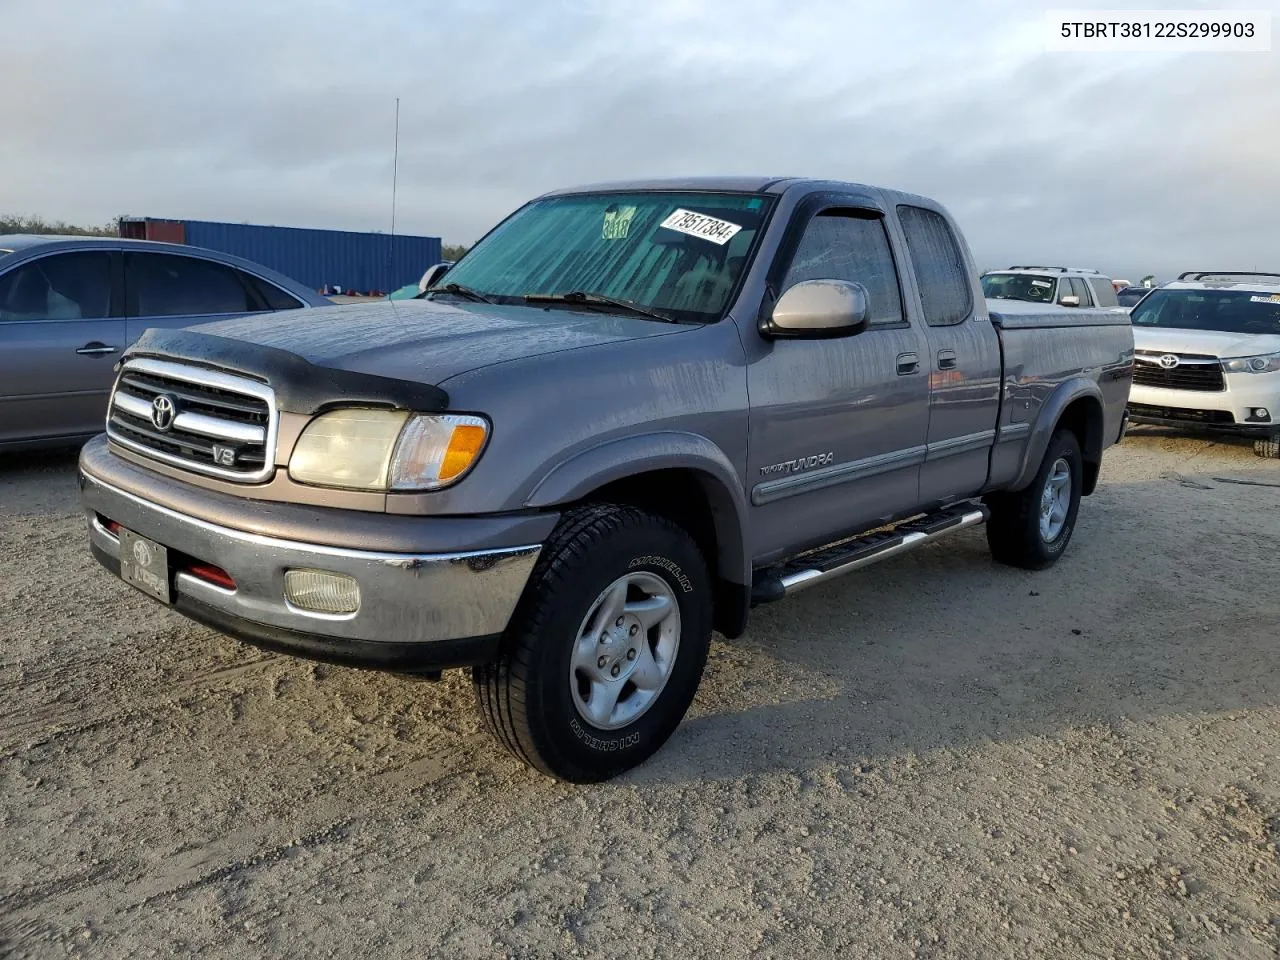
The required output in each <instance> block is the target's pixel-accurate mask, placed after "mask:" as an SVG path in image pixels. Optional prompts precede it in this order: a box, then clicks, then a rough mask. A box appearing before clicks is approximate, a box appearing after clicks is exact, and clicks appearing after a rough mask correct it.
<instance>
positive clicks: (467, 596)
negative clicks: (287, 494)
mask: <svg viewBox="0 0 1280 960" xmlns="http://www.w3.org/2000/svg"><path fill="white" fill-rule="evenodd" d="M80 486H81V499H82V502H83V504H84V508H85V512H86V514H87V517H88V522H89V540H90V544H91V546H92V548H93V551H94V554H95V555H96V556H97V557H98V559H99V560H100V561H101V562H103V564H104V566H107V567H108V569H112V570H113V572H115V573H117V575H118V573H119V558H120V541H119V539H118V537H116V536H115V535H114V534H113V533H112V532H111V531H110V530H108V529H107V527H106V526H105V525H104V523H103V521H104V520H109V521H115V522H116V523H118V524H120V525H121V526H123V527H125V528H126V529H128V530H131V531H133V532H135V533H137V534H140V535H141V536H143V537H146V538H148V539H150V540H154V541H155V542H156V543H159V544H162V545H164V546H165V547H167V548H168V549H169V551H170V555H171V559H173V560H174V564H173V565H174V569H175V571H176V572H175V573H174V577H173V583H172V592H173V602H174V606H175V607H177V608H178V609H179V610H180V611H182V612H187V613H190V614H191V615H192V616H194V617H195V618H196V619H199V620H203V621H205V622H209V623H212V624H214V625H215V626H218V627H220V628H222V629H224V630H225V631H226V632H228V633H233V634H236V635H240V636H242V637H244V638H245V639H248V640H250V641H251V642H258V641H262V642H264V645H268V646H275V647H278V648H284V649H290V648H291V647H296V648H297V649H296V651H295V652H299V653H302V654H304V655H314V656H321V657H322V658H323V659H348V660H351V659H359V658H358V657H356V656H352V657H344V656H342V654H341V651H342V644H343V642H349V643H350V644H351V647H352V650H353V651H355V650H360V649H364V647H365V646H367V645H368V644H376V646H377V648H389V647H394V646H401V645H414V646H417V645H424V644H426V645H429V644H432V643H442V644H445V643H448V642H450V641H462V640H466V639H469V638H494V637H496V636H497V635H499V634H501V633H502V631H503V630H504V629H506V626H507V622H508V621H509V620H510V619H511V614H512V612H513V611H514V610H515V607H516V603H517V601H518V600H519V599H520V595H521V593H522V592H523V591H524V587H525V584H526V582H527V581H528V579H529V575H530V573H531V572H532V570H533V565H534V562H535V561H536V560H537V557H538V552H539V551H540V549H541V546H540V545H539V544H528V545H521V546H513V547H507V548H503V549H489V550H475V551H467V552H460V553H422V554H416V553H381V552H371V551H363V550H349V549H343V548H338V547H332V546H322V545H318V544H311V543H301V542H297V541H294V540H283V539H278V538H275V537H269V536H263V535H260V534H255V533H248V532H245V531H241V530H235V529H232V528H230V527H226V526H221V525H217V524H214V523H210V522H207V521H205V520H200V519H196V518H194V517H189V516H186V515H184V514H181V513H178V512H176V511H174V510H170V509H168V508H167V507H163V506H160V505H159V504H155V503H152V502H149V501H148V500H145V499H143V498H142V497H139V496H136V495H134V494H132V493H129V492H128V491H125V490H121V489H119V488H117V487H114V486H112V485H110V484H108V483H105V482H104V481H102V480H100V479H98V478H96V477H94V476H93V475H91V474H88V473H85V472H83V471H82V472H81V474H80ZM419 522H423V523H429V522H430V521H429V520H427V519H426V518H424V519H423V520H421V521H419ZM175 558H176V559H175ZM187 561H191V562H200V563H205V564H213V565H215V566H217V567H221V568H222V569H223V570H225V571H226V572H227V573H228V574H229V575H230V576H231V578H232V579H233V580H234V581H235V589H225V588H223V587H220V586H217V585H215V584H213V583H210V582H208V581H207V580H203V579H200V578H198V577H196V576H193V575H192V574H191V573H188V572H183V569H182V567H183V564H184V563H185V562H187ZM295 568H305V569H318V570H327V571H332V572H335V573H340V574H346V575H347V576H350V577H353V578H354V579H355V580H356V581H357V583H359V585H360V606H359V609H358V610H357V611H356V612H355V613H351V614H321V613H312V612H309V611H306V610H301V609H299V608H297V607H295V606H293V605H292V604H290V603H289V602H288V600H286V599H285V593H284V574H285V571H286V570H288V569H295ZM290 636H294V637H299V638H303V639H304V640H305V638H307V637H312V638H317V639H323V640H327V641H336V643H328V644H327V645H326V647H325V649H326V650H328V651H330V654H331V655H328V656H325V655H323V654H322V653H319V652H316V651H315V650H309V649H306V646H307V645H306V644H305V642H303V643H294V644H292V645H291V644H290V643H289V642H288V641H287V639H286V640H281V639H280V637H285V638H288V637H290ZM272 638H274V642H272ZM334 651H336V654H334ZM445 659H446V660H447V659H449V658H445ZM463 659H476V658H475V657H474V656H473V655H470V654H469V655H467V656H465V657H464V658H463ZM370 665H376V664H370ZM444 665H452V664H444Z"/></svg>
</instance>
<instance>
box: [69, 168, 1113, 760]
mask: <svg viewBox="0 0 1280 960" xmlns="http://www.w3.org/2000/svg"><path fill="white" fill-rule="evenodd" d="M304 313H305V314H306V315H305V316H304V315H303V314H304ZM1132 369H1133V336H1132V331H1131V328H1130V325H1129V320H1128V317H1127V316H1126V315H1125V314H1124V313H1123V312H1122V311H1121V312H1118V313H1117V312H1115V311H1109V310H1101V309H1088V308H1083V307H1074V308H1070V309H1062V308H1059V307H1057V306H1055V305H1042V304H1031V303H1018V302H1011V301H1000V302H998V303H996V302H993V303H992V304H991V305H988V303H987V302H986V301H984V299H983V297H982V288H981V286H980V284H979V280H978V274H977V272H976V271H975V270H974V268H973V263H972V258H971V256H970V253H969V250H968V248H967V246H966V244H965V242H964V240H963V239H962V237H961V235H960V233H959V231H958V230H957V229H956V227H955V224H954V223H953V221H952V219H951V217H950V216H949V215H948V213H947V212H946V210H944V209H943V207H941V206H940V205H939V204H937V203H935V202H934V201H932V200H928V199H925V198H923V197H919V196H912V195H908V194H905V193H899V192H895V191H893V190H885V189H878V188H874V187H868V186H861V185H857V184H851V183H840V182H828V181H817V180H802V179H764V178H716V179H693V180H679V181H656V182H629V183H618V184H609V185H599V186H590V187H582V188H578V189H571V190H563V191H558V192H553V193H549V194H546V195H544V196H542V197H539V198H537V199H535V200H533V201H532V202H530V203H528V204H526V205H525V206H523V207H521V208H520V209H519V210H517V211H516V212H514V213H513V214H511V215H510V216H509V217H508V218H507V219H505V220H504V221H502V222H501V223H500V224H499V225H498V226H497V227H495V228H494V229H493V230H492V231H490V232H489V233H488V234H487V235H486V236H485V237H484V238H483V239H482V240H481V241H480V242H479V243H478V244H477V245H476V246H475V247H474V248H473V249H472V250H471V251H470V252H468V253H467V254H466V255H465V256H464V257H463V258H461V259H460V260H459V261H458V262H457V263H456V265H453V266H452V267H448V268H445V267H443V266H442V267H441V268H440V269H438V270H434V272H433V280H432V283H431V285H430V286H429V287H428V288H427V289H426V291H425V292H424V293H423V294H422V296H421V297H419V298H415V299H409V300H400V301H383V302H378V303H373V304H362V305H346V306H337V307H333V308H331V309H327V310H324V311H297V312H296V313H295V314H272V315H269V316H246V317H242V318H237V319H230V320H226V321H221V322H218V323H214V324H209V325H204V326H202V327H200V328H199V330H177V331H175V330H153V331H150V332H148V333H146V334H144V335H143V336H142V338H141V339H140V340H138V341H137V343H136V344H135V345H134V346H132V347H131V348H130V349H129V350H128V351H127V353H126V354H125V355H123V356H122V358H121V361H120V363H119V365H118V373H117V376H116V380H115V386H114V390H113V394H112V397H111V402H110V409H109V412H108V415H107V423H106V433H105V435H103V436H100V437H98V438H96V439H95V440H93V441H91V442H90V443H89V444H88V445H87V446H86V447H85V448H84V450H83V453H82V455H81V458H80V472H79V482H80V488H81V491H82V498H83V504H84V508H85V511H86V514H87V519H88V528H89V542H90V547H91V549H92V551H93V554H94V556H96V557H97V559H98V560H99V561H100V562H101V563H102V565H103V566H104V567H106V568H107V569H108V570H110V571H111V572H112V573H114V574H116V575H117V576H119V577H120V578H121V579H123V580H124V581H125V582H126V583H127V584H130V585H132V586H133V587H135V588H137V589H138V590H141V591H142V592H143V593H145V594H147V595H148V596H150V597H152V598H153V599H154V600H156V601H158V602H160V603H163V604H168V605H170V606H171V607H172V608H173V609H175V610H177V611H178V612H180V613H182V614H185V615H186V616H188V617H190V618H192V619H194V620H196V621H199V622H201V623H203V624H206V625H208V626H210V627H212V628H213V629H215V630H218V631H221V632H223V633H226V634H229V635H231V636H234V637H239V638H241V639H243V640H245V641H248V642H249V643H253V644H257V645H259V646H262V647H266V648H269V649H273V650H278V651H285V652H288V653H292V654H296V655H299V656H303V657H312V658H318V659H322V660H328V661H333V662H338V663H343V664H351V665H357V666H364V667H374V668H381V669H385V670H391V671H398V672H405V673H414V674H425V675H428V676H432V675H438V672H439V671H441V670H444V669H447V668H456V667H468V668H470V669H471V671H472V678H473V682H474V687H475V694H476V700H477V704H478V708H479V712H480V715H481V717H482V718H483V720H484V723H485V724H486V726H487V727H488V729H489V730H490V731H491V732H492V733H493V735H494V736H495V737H496V738H497V739H498V740H499V741H500V742H501V743H502V744H503V745H504V746H505V747H507V748H508V749H509V750H510V751H511V752H512V753H513V754H515V755H516V756H517V757H518V758H520V759H521V760H523V761H525V762H527V763H528V764H530V765H532V766H533V767H535V768H537V769H538V770H540V771H543V772H544V773H546V774H549V775H551V776H554V777H559V778H562V779H565V780H569V781H578V782H582V781H598V780H603V779H606V778H609V777H612V776H614V775H616V774H618V773H620V772H622V771H625V770H627V769H629V768H631V767H633V766H635V765H636V764H638V763H640V762H642V761H643V760H645V759H646V758H648V757H649V756H650V755H651V754H653V752H654V751H656V750H657V749H658V748H659V747H660V746H661V745H662V744H663V743H664V742H665V741H666V739H667V738H668V737H669V736H670V735H671V733H672V731H673V730H675V728H676V726H677V725H678V724H679V722H680V720H681V718H682V717H683V715H684V713H685V711H686V709H687V708H688V706H689V704H690V701H691V700H692V699H693V696H694V691H695V689H696V688H697V686H698V683H699V680H700V679H701V675H702V672H703V667H704V664H705V662H706V659H707V650H708V645H709V643H710V639H711V633H712V631H713V630H718V631H719V632H720V633H721V634H722V635H724V636H725V637H727V638H734V637H737V636H739V635H741V634H742V633H743V631H744V630H745V629H746V626H747V619H748V613H749V611H750V609H751V608H752V607H753V606H755V605H758V604H762V603H767V602H772V601H776V600H780V599H782V598H784V597H787V596H790V595H791V594H794V593H797V592H799V591H801V590H805V589H808V588H810V587H814V586H816V585H818V584H821V583H824V582H825V581H828V580H831V579H833V578H835V577H839V576H841V575H843V574H846V573H850V572H852V571H855V570H860V569H862V568H863V567H866V566H868V565H870V564H873V563H876V562H877V561H880V560H884V559H886V558H889V557H893V556H896V555H898V554H902V553H904V552H907V551H910V550H915V549H919V548H921V547H923V546H926V545H929V544H932V543H934V542H935V541H937V540H939V539H940V538H943V537H946V536H948V535H950V534H953V533H956V532H958V531H961V530H964V529H966V528H969V527H974V526H976V525H978V524H983V523H985V524H986V536H987V541H988V543H989V544H990V548H991V553H992V556H993V557H994V559H995V560H996V561H998V562H1000V563H1004V564H1010V565H1013V566H1016V567H1023V568H1027V569H1041V568H1045V567H1048V566H1050V565H1051V564H1053V563H1054V562H1055V561H1056V560H1058V558H1059V557H1061V556H1062V553H1063V551H1064V550H1065V549H1066V547H1067V544H1068V543H1069V542H1070V540H1071V536H1072V532H1073V531H1074V529H1075V525H1076V513H1077V510H1078V508H1079V505H1080V498H1081V497H1082V496H1087V495H1088V494H1090V493H1092V492H1093V490H1094V488H1095V486H1096V485H1097V483H1098V473H1099V470H1100V468H1101V466H1102V455H1103V451H1104V450H1106V449H1107V447H1108V446H1110V445H1111V444H1112V443H1115V442H1116V441H1117V440H1118V439H1119V438H1120V437H1121V436H1122V434H1123V432H1124V429H1125V413H1124V411H1125V405H1126V402H1127V399H1128V394H1129V384H1130V378H1131V375H1132ZM974 627H975V629H980V628H981V625H979V624H975V625H974Z"/></svg>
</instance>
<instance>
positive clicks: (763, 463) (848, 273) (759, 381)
mask: <svg viewBox="0 0 1280 960" xmlns="http://www.w3.org/2000/svg"><path fill="white" fill-rule="evenodd" d="M860 199H861V198H844V197H839V196H829V195H824V196H823V197H817V198H811V200H812V202H806V203H805V204H802V205H801V206H800V208H799V209H798V210H797V213H796V215H795V219H794V220H793V223H792V226H791V228H790V229H791V230H792V231H793V232H794V235H795V236H794V240H792V241H791V242H790V243H788V242H786V241H784V244H783V248H782V251H781V253H780V255H779V260H780V261H783V262H780V263H779V264H777V265H775V266H776V268H777V274H776V275H777V276H779V278H780V282H779V283H778V284H777V285H776V287H775V289H776V290H777V295H778V296H779V297H781V296H782V294H783V293H785V292H786V290H787V289H789V288H790V287H791V286H793V285H794V284H796V283H798V282H800V281H802V280H816V279H834V280H846V281H854V282H857V283H860V284H862V285H863V286H864V287H865V288H866V290H867V294H868V296H867V300H868V308H869V314H870V319H871V322H870V325H869V327H868V328H867V329H866V330H865V331H864V332H863V333H860V334H857V335H855V336H844V337H837V338H829V339H816V340H802V339H776V340H769V341H766V342H765V347H764V349H763V351H762V352H761V353H760V355H759V356H757V357H756V358H755V359H754V360H753V361H752V362H751V363H750V365H749V367H748V374H747V376H748V387H749V390H750V397H751V419H750V431H749V449H748V461H747V475H748V489H749V493H750V497H751V504H752V508H751V509H752V523H751V530H752V538H753V539H752V554H753V558H754V560H755V562H756V563H757V564H761V563H767V562H772V561H773V560H776V559H779V558H781V557H783V556H786V555H788V554H792V553H795V552H796V551H798V550H801V549H805V548H807V547H810V546H817V545H819V544H821V543H823V542H829V541H831V540H832V539H834V538H835V536H836V535H837V534H839V533H841V532H845V531H850V532H854V531H858V530H862V529H867V528H869V527H873V526H876V525H878V524H879V523H882V522H886V521H888V520H890V519H892V518H894V517H896V516H898V515H900V514H902V513H904V512H907V511H910V510H912V509H913V508H914V507H915V506H916V504H917V503H918V499H919V486H920V468H921V464H922V463H923V462H924V458H925V436H926V432H927V429H928V424H929V365H928V362H927V360H928V354H927V348H928V343H927V341H926V340H925V338H924V336H923V334H922V332H921V330H920V328H919V326H918V325H917V324H915V323H912V322H910V321H909V319H908V316H907V310H906V308H905V307H904V299H903V296H902V290H901V284H900V282H899V275H898V268H897V262H898V261H899V260H900V259H901V257H900V256H898V257H895V253H894V241H893V240H892V238H891V236H890V234H889V231H887V230H886V228H885V223H884V214H883V212H882V211H881V210H879V209H877V208H873V207H871V206H868V205H866V204H865V203H859V202H858V200H860ZM788 248H790V252H788Z"/></svg>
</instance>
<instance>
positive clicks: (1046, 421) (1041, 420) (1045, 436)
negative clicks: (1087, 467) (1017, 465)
mask: <svg viewBox="0 0 1280 960" xmlns="http://www.w3.org/2000/svg"><path fill="white" fill-rule="evenodd" d="M1081 397H1090V398H1092V399H1093V400H1094V401H1095V402H1096V403H1097V405H1098V414H1099V416H1101V414H1102V411H1103V409H1104V404H1103V400H1102V390H1101V389H1100V388H1099V387H1098V384H1097V382H1096V381H1094V380H1090V379H1089V378H1088V377H1072V378H1071V379H1070V380H1065V381H1063V382H1062V383H1060V384H1058V386H1057V388H1056V389H1055V390H1054V391H1053V393H1051V394H1050V395H1049V399H1048V400H1046V401H1045V402H1044V403H1043V404H1042V405H1041V407H1040V410H1039V412H1038V413H1037V414H1036V419H1035V423H1033V424H1032V426H1031V435H1030V436H1029V437H1028V439H1027V445H1026V448H1025V449H1024V450H1023V453H1022V467H1021V469H1020V470H1019V471H1018V476H1017V479H1016V480H1014V482H1013V483H1012V484H1010V485H1009V488H1008V489H1009V490H1011V491H1017V490H1023V489H1025V488H1026V487H1027V486H1029V485H1030V484H1031V481H1032V480H1034V479H1035V478H1036V471H1038V470H1039V469H1040V461H1042V460H1043V459H1044V452H1045V450H1046V449H1048V446H1049V439H1050V438H1051V437H1052V436H1053V431H1054V430H1055V429H1056V428H1057V426H1058V422H1059V421H1060V420H1061V419H1062V414H1063V411H1065V410H1066V409H1067V407H1069V406H1070V405H1071V404H1072V403H1074V402H1075V401H1076V400H1079V399H1080V398H1081ZM1081 452H1082V453H1083V454H1084V456H1085V459H1086V460H1088V459H1089V458H1090V451H1088V450H1082V451H1081Z"/></svg>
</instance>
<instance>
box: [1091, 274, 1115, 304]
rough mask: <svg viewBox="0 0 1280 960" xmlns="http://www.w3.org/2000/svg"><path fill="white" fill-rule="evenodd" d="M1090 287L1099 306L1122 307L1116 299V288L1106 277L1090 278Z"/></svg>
mask: <svg viewBox="0 0 1280 960" xmlns="http://www.w3.org/2000/svg"><path fill="white" fill-rule="evenodd" d="M1089 286H1090V287H1092V288H1093V299H1094V301H1095V302H1096V303H1097V304H1098V306H1100V307H1118V306H1120V301H1119V300H1118V299H1116V288H1115V287H1113V286H1112V285H1111V281H1110V280H1108V279H1107V278H1106V277H1090V278H1089Z"/></svg>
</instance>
